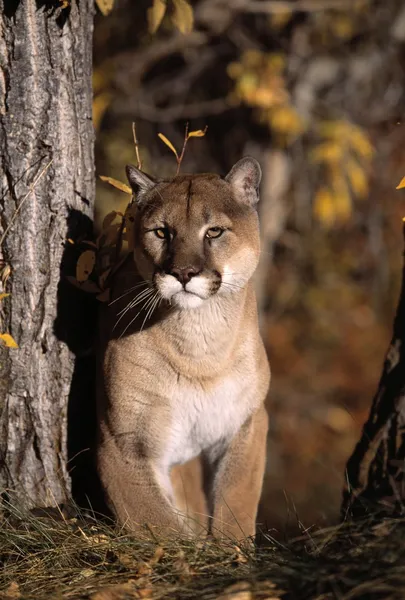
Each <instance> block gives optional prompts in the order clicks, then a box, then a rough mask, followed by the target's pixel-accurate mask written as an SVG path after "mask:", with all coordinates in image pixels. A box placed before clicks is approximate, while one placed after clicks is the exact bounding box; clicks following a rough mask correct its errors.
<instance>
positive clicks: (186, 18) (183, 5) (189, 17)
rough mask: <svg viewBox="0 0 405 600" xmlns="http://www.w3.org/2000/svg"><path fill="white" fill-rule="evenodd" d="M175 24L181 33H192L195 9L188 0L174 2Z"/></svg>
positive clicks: (174, 0) (175, 0)
mask: <svg viewBox="0 0 405 600" xmlns="http://www.w3.org/2000/svg"><path fill="white" fill-rule="evenodd" d="M173 7H174V12H173V16H172V21H173V24H174V25H175V26H176V27H177V29H178V30H179V31H181V33H184V34H186V33H191V32H192V31H193V25H194V15H193V9H192V8H191V6H190V5H189V3H188V2H187V0H173Z"/></svg>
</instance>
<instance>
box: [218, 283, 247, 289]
mask: <svg viewBox="0 0 405 600" xmlns="http://www.w3.org/2000/svg"><path fill="white" fill-rule="evenodd" d="M221 285H230V286H231V287H235V288H239V289H240V290H243V289H245V286H243V285H238V284H237V283H229V282H228V281H222V282H221Z"/></svg>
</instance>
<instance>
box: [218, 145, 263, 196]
mask: <svg viewBox="0 0 405 600" xmlns="http://www.w3.org/2000/svg"><path fill="white" fill-rule="evenodd" d="M261 178H262V170H261V168H260V165H259V163H258V162H257V160H256V159H255V158H252V157H250V156H246V157H245V158H242V159H241V160H239V161H238V162H237V163H236V165H234V166H233V167H232V169H231V170H230V171H229V173H228V175H227V176H226V177H225V181H227V182H228V183H230V184H231V186H232V188H233V190H234V192H235V196H236V198H237V199H238V200H239V201H240V202H244V203H245V204H250V205H251V206H254V205H255V204H256V203H257V202H258V200H259V185H260V180H261Z"/></svg>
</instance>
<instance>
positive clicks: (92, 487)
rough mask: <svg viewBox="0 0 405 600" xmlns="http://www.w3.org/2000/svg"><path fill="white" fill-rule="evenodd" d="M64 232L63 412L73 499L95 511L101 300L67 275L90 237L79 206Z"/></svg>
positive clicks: (100, 505) (59, 323) (99, 498)
mask: <svg viewBox="0 0 405 600" xmlns="http://www.w3.org/2000/svg"><path fill="white" fill-rule="evenodd" d="M68 238H71V239H72V240H74V241H75V242H78V243H74V244H70V243H67V244H66V248H65V251H64V254H63V258H62V262H61V279H60V282H59V287H58V312H57V318H56V320H55V335H56V336H57V338H58V339H59V340H61V341H63V342H64V343H65V344H67V345H68V347H69V349H70V351H71V352H73V353H74V355H75V365H74V371H73V377H72V383H71V388H70V393H69V401H68V414H67V447H68V470H69V474H70V477H71V481H72V497H73V500H74V501H75V503H76V504H77V505H78V506H79V507H81V508H84V509H90V510H91V511H94V512H95V513H101V514H103V515H106V514H108V510H107V508H106V506H105V503H104V500H103V492H102V488H101V485H100V481H99V478H98V475H97V471H96V466H95V465H96V463H95V448H96V431H97V421H96V357H95V343H96V340H97V320H98V308H99V302H98V300H96V299H95V296H94V295H93V294H89V293H86V292H83V291H81V290H79V289H78V288H76V287H74V286H73V285H72V284H71V283H69V281H67V279H66V277H67V276H69V275H73V276H75V274H76V264H77V260H78V258H79V256H80V254H81V253H82V252H83V247H82V246H81V244H80V241H83V240H92V238H93V222H92V221H91V219H89V218H88V217H87V216H86V215H84V214H83V213H81V212H80V211H77V210H71V211H70V214H69V216H68Z"/></svg>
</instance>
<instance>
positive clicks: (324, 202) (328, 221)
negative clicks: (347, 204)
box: [313, 187, 335, 227]
mask: <svg viewBox="0 0 405 600" xmlns="http://www.w3.org/2000/svg"><path fill="white" fill-rule="evenodd" d="M313 211H314V215H315V217H316V218H317V219H318V221H320V222H321V223H322V225H324V226H326V227H331V226H332V225H333V223H334V221H335V207H334V203H333V197H332V194H331V192H330V190H328V188H325V187H322V188H320V189H319V190H318V192H317V193H316V195H315V198H314V207H313Z"/></svg>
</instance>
